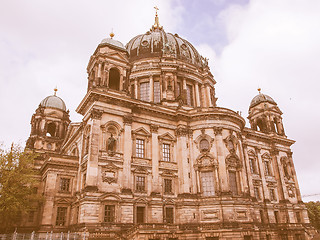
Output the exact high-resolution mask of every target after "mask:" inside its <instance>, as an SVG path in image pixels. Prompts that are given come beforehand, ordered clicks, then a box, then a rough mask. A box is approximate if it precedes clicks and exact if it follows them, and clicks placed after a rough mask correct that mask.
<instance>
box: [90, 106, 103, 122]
mask: <svg viewBox="0 0 320 240" xmlns="http://www.w3.org/2000/svg"><path fill="white" fill-rule="evenodd" d="M102 114H103V111H101V110H99V109H95V108H94V109H92V110H91V113H90V117H91V118H93V119H97V120H100V119H101V118H102Z"/></svg>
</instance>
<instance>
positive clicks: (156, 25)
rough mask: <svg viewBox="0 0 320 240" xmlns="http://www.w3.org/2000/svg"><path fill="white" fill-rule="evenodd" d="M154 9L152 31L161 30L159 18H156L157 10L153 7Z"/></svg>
mask: <svg viewBox="0 0 320 240" xmlns="http://www.w3.org/2000/svg"><path fill="white" fill-rule="evenodd" d="M154 9H155V10H156V16H155V18H154V24H153V26H152V29H162V27H161V26H160V23H159V17H158V10H159V8H158V7H157V6H155V7H154Z"/></svg>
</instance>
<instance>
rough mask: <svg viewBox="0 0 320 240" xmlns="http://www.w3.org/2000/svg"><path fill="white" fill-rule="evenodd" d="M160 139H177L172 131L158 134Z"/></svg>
mask: <svg viewBox="0 0 320 240" xmlns="http://www.w3.org/2000/svg"><path fill="white" fill-rule="evenodd" d="M158 139H159V140H167V141H176V138H175V137H174V136H172V135H171V134H170V133H164V134H162V135H160V136H158Z"/></svg>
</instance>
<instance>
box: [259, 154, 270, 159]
mask: <svg viewBox="0 0 320 240" xmlns="http://www.w3.org/2000/svg"><path fill="white" fill-rule="evenodd" d="M261 157H262V158H264V159H271V157H270V154H269V153H268V152H265V153H264V154H262V156H261Z"/></svg>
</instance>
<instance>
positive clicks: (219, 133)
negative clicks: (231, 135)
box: [213, 127, 222, 135]
mask: <svg viewBox="0 0 320 240" xmlns="http://www.w3.org/2000/svg"><path fill="white" fill-rule="evenodd" d="M213 131H214V134H215V135H222V127H213Z"/></svg>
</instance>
